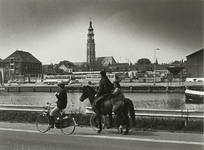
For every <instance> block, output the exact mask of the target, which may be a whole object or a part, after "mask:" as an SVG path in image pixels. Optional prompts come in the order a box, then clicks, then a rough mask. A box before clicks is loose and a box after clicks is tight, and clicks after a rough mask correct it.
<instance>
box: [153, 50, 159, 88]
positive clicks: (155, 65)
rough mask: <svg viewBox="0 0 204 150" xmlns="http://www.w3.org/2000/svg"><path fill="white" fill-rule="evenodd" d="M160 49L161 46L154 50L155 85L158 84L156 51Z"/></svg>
mask: <svg viewBox="0 0 204 150" xmlns="http://www.w3.org/2000/svg"><path fill="white" fill-rule="evenodd" d="M157 50H160V49H159V48H156V49H155V50H154V85H156V51H157Z"/></svg>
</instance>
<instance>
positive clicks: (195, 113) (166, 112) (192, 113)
mask: <svg viewBox="0 0 204 150" xmlns="http://www.w3.org/2000/svg"><path fill="white" fill-rule="evenodd" d="M1 110H4V111H33V112H34V111H35V112H40V111H43V110H44V109H43V107H40V106H36V105H9V104H1V105H0V111H1ZM85 112H86V114H93V111H92V108H91V107H86V111H85ZM135 116H136V117H138V116H144V117H145V116H146V117H172V118H184V119H185V125H187V124H188V119H189V118H195V119H204V111H203V110H188V109H186V110H170V109H139V108H135Z"/></svg>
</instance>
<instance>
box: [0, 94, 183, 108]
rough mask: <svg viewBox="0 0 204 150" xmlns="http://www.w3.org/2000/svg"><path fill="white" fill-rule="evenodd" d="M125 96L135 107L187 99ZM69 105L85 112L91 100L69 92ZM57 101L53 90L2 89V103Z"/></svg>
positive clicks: (17, 103) (171, 95) (179, 95)
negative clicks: (81, 99)
mask: <svg viewBox="0 0 204 150" xmlns="http://www.w3.org/2000/svg"><path fill="white" fill-rule="evenodd" d="M124 94H125V97H127V98H130V99H131V100H132V101H133V103H134V105H135V107H140V106H141V104H143V105H144V106H142V107H146V106H145V105H157V104H161V103H166V102H167V101H168V100H179V101H181V102H184V101H185V95H184V94H183V93H124ZM67 96H68V105H67V109H66V111H69V112H70V111H74V112H84V111H85V108H86V106H90V103H89V100H88V99H87V100H85V101H84V102H80V101H79V98H80V96H81V93H79V92H78V93H67ZM53 101H56V97H55V95H54V93H52V92H43V93H42V92H13V93H10V92H4V91H0V104H15V105H39V106H43V105H45V104H46V102H53Z"/></svg>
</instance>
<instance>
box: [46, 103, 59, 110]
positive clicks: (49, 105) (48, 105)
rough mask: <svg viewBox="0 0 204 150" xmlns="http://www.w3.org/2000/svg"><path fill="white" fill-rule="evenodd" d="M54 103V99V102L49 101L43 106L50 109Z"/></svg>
mask: <svg viewBox="0 0 204 150" xmlns="http://www.w3.org/2000/svg"><path fill="white" fill-rule="evenodd" d="M53 103H56V101H53V102H47V103H46V105H44V106H43V108H44V109H45V110H49V109H50V107H51V105H52V104H53Z"/></svg>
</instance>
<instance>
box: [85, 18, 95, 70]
mask: <svg viewBox="0 0 204 150" xmlns="http://www.w3.org/2000/svg"><path fill="white" fill-rule="evenodd" d="M93 30H94V29H93V27H92V21H91V17H90V22H89V29H88V34H87V44H86V45H87V65H89V66H90V69H92V70H93V69H94V67H95V41H94V32H93Z"/></svg>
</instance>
